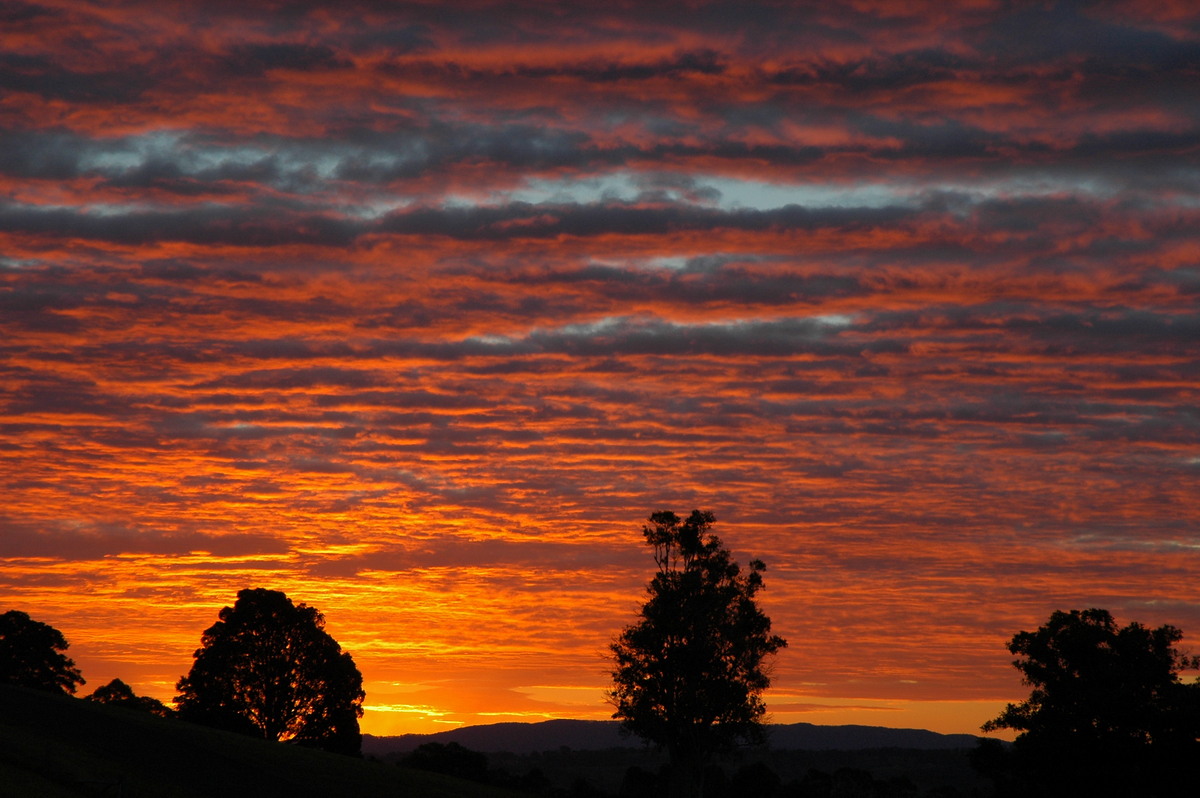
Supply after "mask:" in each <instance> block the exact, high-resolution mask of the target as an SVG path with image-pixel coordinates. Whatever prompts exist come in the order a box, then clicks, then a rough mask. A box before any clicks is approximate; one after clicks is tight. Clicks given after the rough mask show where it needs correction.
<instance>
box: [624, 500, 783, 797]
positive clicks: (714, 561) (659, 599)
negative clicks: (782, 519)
mask: <svg viewBox="0 0 1200 798" xmlns="http://www.w3.org/2000/svg"><path fill="white" fill-rule="evenodd" d="M715 522H716V519H715V518H714V516H713V514H712V513H710V512H701V511H699V510H694V511H693V512H692V514H691V515H690V516H689V517H688V518H687V519H681V518H679V516H677V515H675V513H673V512H669V511H661V512H656V513H654V514H653V515H651V516H650V518H649V524H648V525H646V526H644V527H643V528H642V533H643V535H644V536H645V539H646V542H647V543H648V544H649V545H650V546H651V547H652V548H653V550H654V562H655V564H656V566H657V570H656V572H655V574H654V577H653V578H652V579H651V581H650V583H649V585H648V586H647V592H648V594H649V598H648V599H647V601H646V603H645V604H644V605H643V606H642V610H641V617H640V618H639V619H638V621H637V622H636V623H634V624H632V625H630V626H627V627H626V628H625V629H624V630H623V631H622V632H621V634H620V635H619V636H618V637H617V639H616V640H615V641H614V642H613V643H612V646H611V651H612V661H613V665H614V668H613V671H612V678H613V689H612V690H611V691H610V692H609V699H610V701H611V702H612V704H613V705H614V707H615V708H616V712H615V713H614V714H613V717H614V718H617V719H619V720H621V721H622V725H623V726H624V728H625V729H626V730H627V731H629V732H632V733H633V734H636V735H638V736H639V737H642V738H643V739H645V740H648V741H649V742H651V743H654V744H655V745H657V746H659V747H661V748H664V749H666V751H667V753H668V756H669V757H670V760H671V763H672V770H673V772H674V774H675V778H674V780H673V788H672V789H673V792H674V793H675V794H679V795H700V794H702V793H703V768H704V766H705V764H706V763H708V762H709V760H710V759H711V758H712V757H713V756H714V755H716V754H720V753H722V752H724V751H727V750H729V749H731V748H733V747H735V746H736V745H738V744H741V743H746V742H757V741H760V740H762V738H763V724H762V718H763V715H764V713H765V711H766V707H765V705H764V703H763V700H762V692H763V691H764V690H765V689H766V688H767V687H769V686H770V683H771V681H770V677H769V675H768V671H767V661H768V658H769V657H771V656H772V655H774V654H775V653H776V652H777V651H778V650H779V649H781V648H783V647H784V646H786V645H787V641H785V640H784V639H783V638H782V637H779V636H778V635H773V634H771V620H770V619H769V618H768V617H767V616H766V615H765V614H764V613H763V611H762V610H761V609H760V608H759V606H758V604H757V602H756V601H755V596H756V595H757V593H758V591H759V590H761V589H762V587H763V577H762V574H763V571H765V570H766V566H765V565H764V564H763V562H762V561H761V560H752V561H751V562H750V567H749V571H748V572H746V573H743V572H742V570H741V568H740V567H739V566H738V564H737V563H736V562H734V561H733V559H732V556H731V555H730V552H729V550H728V549H726V548H725V546H724V545H723V544H722V543H721V540H720V538H718V537H717V536H716V535H714V534H712V532H711V528H712V525H713V524H714V523H715Z"/></svg>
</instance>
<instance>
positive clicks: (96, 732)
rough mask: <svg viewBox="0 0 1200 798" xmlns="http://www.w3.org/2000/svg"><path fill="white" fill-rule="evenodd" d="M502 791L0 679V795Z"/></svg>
mask: <svg viewBox="0 0 1200 798" xmlns="http://www.w3.org/2000/svg"><path fill="white" fill-rule="evenodd" d="M98 795H119V796H121V798H209V797H210V796H214V795H219V796H222V798H243V797H244V798H327V796H330V795H353V796H356V798H384V797H385V796H386V798H395V796H397V795H404V796H409V798H503V797H504V796H509V795H511V793H508V792H505V791H502V790H496V789H492V788H488V787H483V786H480V785H477V784H472V783H469V782H464V781H460V780H458V779H451V778H446V777H442V776H437V775H434V774H428V773H422V772H417V771H411V770H406V769H401V768H397V767H396V766H394V765H388V764H384V763H381V762H371V761H366V760H362V759H355V758H351V757H345V756H338V755H336V754H327V753H325V752H322V751H314V750H309V749H303V748H298V747H295V746H290V745H285V744H281V743H269V742H265V741H262V740H254V739H251V738H249V737H243V736H240V735H236V734H229V733H226V732H220V731H216V730H213V729H206V728H203V727H200V726H195V725H192V724H189V723H184V722H182V721H175V720H165V719H162V718H156V717H153V716H151V715H148V714H144V713H139V712H136V711H133V710H128V709H123V708H120V707H112V706H105V705H101V704H95V703H92V702H90V701H83V700H81V699H76V698H68V697H66V696H56V695H50V694H47V693H38V692H34V691H30V690H24V689H21V688H17V687H11V686H8V685H0V796H2V797H3V798H29V796H38V798H83V797H84V796H98Z"/></svg>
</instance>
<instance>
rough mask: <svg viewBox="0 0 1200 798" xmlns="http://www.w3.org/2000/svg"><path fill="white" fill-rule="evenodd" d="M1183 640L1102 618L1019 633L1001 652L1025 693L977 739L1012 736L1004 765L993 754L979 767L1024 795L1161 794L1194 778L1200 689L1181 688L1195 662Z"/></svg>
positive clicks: (1167, 629)
mask: <svg viewBox="0 0 1200 798" xmlns="http://www.w3.org/2000/svg"><path fill="white" fill-rule="evenodd" d="M1182 637H1183V634H1182V632H1180V630H1178V629H1176V628H1175V627H1173V626H1160V627H1158V628H1157V629H1149V628H1147V627H1144V626H1142V625H1141V624H1138V623H1131V624H1129V625H1128V626H1126V627H1123V628H1118V626H1117V624H1116V622H1115V621H1114V620H1113V617H1112V616H1111V615H1110V614H1109V613H1108V612H1107V611H1106V610H1102V609H1089V610H1083V611H1080V610H1072V611H1071V612H1061V611H1059V612H1055V613H1053V614H1052V615H1051V616H1050V620H1049V622H1048V623H1047V624H1046V625H1044V626H1042V627H1039V628H1038V630H1037V631H1036V632H1020V633H1018V634H1017V635H1015V636H1014V637H1013V638H1012V641H1011V642H1010V643H1009V646H1008V649H1009V651H1010V652H1012V653H1013V654H1016V655H1017V656H1018V657H1019V659H1017V660H1015V661H1014V662H1013V665H1014V667H1016V668H1017V669H1018V670H1020V671H1021V673H1022V676H1023V681H1024V683H1025V684H1027V685H1029V686H1031V687H1032V688H1033V689H1032V691H1031V692H1030V696H1029V699H1028V700H1027V701H1024V702H1022V703H1020V704H1009V705H1008V706H1007V707H1005V709H1004V711H1003V712H1001V713H1000V715H999V716H998V717H996V718H994V719H993V720H990V721H988V722H987V723H985V724H984V725H983V730H984V731H989V732H990V731H996V730H999V729H1012V730H1014V731H1017V732H1020V734H1019V735H1018V737H1017V739H1016V742H1015V744H1014V747H1013V753H1012V755H1011V757H1007V758H1006V757H1004V756H1002V755H1001V753H1000V751H999V749H995V748H994V747H993V748H992V749H989V750H986V751H982V752H981V754H980V756H979V757H978V759H979V761H980V762H981V763H984V764H985V767H991V769H992V770H993V772H994V773H995V774H996V775H997V776H998V779H997V781H998V782H1003V781H1006V780H1007V781H1009V782H1010V783H1012V784H1013V785H1016V786H1015V787H1014V789H1019V790H1020V791H1022V792H1023V793H1029V792H1031V791H1033V790H1044V791H1046V792H1047V793H1048V794H1063V793H1062V789H1064V788H1069V789H1070V790H1082V789H1084V788H1085V787H1086V789H1087V790H1090V791H1091V794H1093V795H1151V794H1157V793H1154V792H1148V791H1147V790H1149V789H1151V788H1150V787H1148V786H1147V785H1157V787H1161V789H1162V790H1163V792H1164V794H1165V792H1166V791H1168V789H1169V787H1170V786H1171V785H1174V784H1177V783H1180V784H1181V783H1183V782H1184V781H1186V780H1190V779H1192V778H1195V777H1196V776H1197V775H1200V773H1197V772H1196V771H1195V765H1194V764H1193V763H1197V762H1200V745H1198V744H1197V737H1200V685H1198V684H1196V683H1191V684H1185V683H1183V682H1181V681H1180V679H1179V671H1181V670H1187V669H1192V668H1196V667H1198V666H1200V661H1198V660H1197V659H1196V658H1192V657H1188V656H1186V655H1184V654H1182V653H1180V652H1179V651H1178V650H1176V648H1175V644H1176V643H1178V642H1179V640H1180V639H1181V638H1182ZM1006 769H1007V770H1009V771H1011V772H1008V773H1005V772H1004V771H1005V770H1006ZM1080 794H1082V793H1080Z"/></svg>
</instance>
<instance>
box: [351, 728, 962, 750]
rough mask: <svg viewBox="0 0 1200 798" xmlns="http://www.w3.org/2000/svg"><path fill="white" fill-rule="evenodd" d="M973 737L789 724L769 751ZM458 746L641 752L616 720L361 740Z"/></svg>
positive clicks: (774, 732)
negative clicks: (630, 750) (615, 749)
mask: <svg viewBox="0 0 1200 798" xmlns="http://www.w3.org/2000/svg"><path fill="white" fill-rule="evenodd" d="M978 739H979V738H977V737H975V736H973V735H970V734H938V733H937V732H931V731H926V730H925V729H889V728H884V727H881V726H817V725H814V724H811V723H791V724H781V725H773V726H771V727H770V747H771V748H773V749H777V750H805V751H834V750H838V751H860V750H865V749H873V748H906V749H911V750H923V751H933V750H937V751H946V750H954V749H965V748H974V747H975V744H976V743H977V742H978ZM430 742H437V743H449V742H456V743H458V744H459V745H462V746H465V747H466V748H470V749H472V750H475V751H483V752H500V751H505V752H508V753H515V754H528V753H534V752H538V751H553V750H558V749H559V748H562V747H564V746H565V747H567V748H571V749H574V750H577V751H600V750H604V749H608V748H638V747H641V745H642V743H641V741H639V740H638V739H637V738H636V737H626V736H624V735H622V734H621V733H620V731H619V729H618V724H617V722H616V721H603V720H547V721H543V722H541V723H495V724H490V725H487V726H466V727H463V728H460V729H450V730H447V731H443V732H437V733H435V734H403V735H399V736H396V737H372V736H371V735H365V736H364V737H363V753H364V754H375V755H376V756H383V755H386V754H391V753H400V752H405V751H411V750H413V749H414V748H416V747H417V746H419V745H422V744H423V743H430Z"/></svg>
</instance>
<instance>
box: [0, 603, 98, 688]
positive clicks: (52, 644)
mask: <svg viewBox="0 0 1200 798" xmlns="http://www.w3.org/2000/svg"><path fill="white" fill-rule="evenodd" d="M69 647H70V644H69V643H68V642H67V639H66V638H65V637H63V635H62V632H60V631H58V630H57V629H55V628H54V627H53V626H50V625H48V624H44V623H42V622H41V621H35V620H33V619H32V618H30V617H29V616H28V615H27V614H25V613H23V612H21V611H20V610H9V611H8V612H6V613H4V614H3V615H0V682H3V683H5V684H15V685H18V686H20V687H29V688H32V689H34V690H44V691H47V692H50V693H64V694H67V695H71V694H73V693H74V692H75V688H76V686H77V685H81V684H84V683H85V682H84V678H83V674H81V673H80V672H79V669H78V668H76V667H75V663H74V662H73V661H72V660H71V658H70V657H68V656H67V655H65V654H63V653H62V652H64V651H66V650H67V649H68V648H69Z"/></svg>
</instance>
